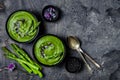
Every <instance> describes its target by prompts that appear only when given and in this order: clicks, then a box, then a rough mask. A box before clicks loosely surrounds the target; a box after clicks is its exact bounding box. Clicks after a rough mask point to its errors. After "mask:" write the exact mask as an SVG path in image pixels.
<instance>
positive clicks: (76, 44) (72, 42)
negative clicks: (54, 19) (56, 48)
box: [68, 36, 100, 68]
mask: <svg viewBox="0 0 120 80" xmlns="http://www.w3.org/2000/svg"><path fill="white" fill-rule="evenodd" d="M68 43H69V46H70V47H71V48H72V49H75V50H77V51H79V52H80V53H82V54H84V55H85V56H86V57H87V58H88V59H89V60H90V61H91V62H92V63H93V64H94V65H95V66H96V67H98V68H100V65H99V64H98V63H97V62H96V61H95V60H93V59H92V57H90V56H89V55H88V54H87V53H85V52H83V50H82V49H81V48H80V42H79V40H78V39H77V38H76V37H73V36H69V37H68Z"/></svg>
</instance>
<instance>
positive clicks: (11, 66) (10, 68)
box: [7, 63, 16, 71]
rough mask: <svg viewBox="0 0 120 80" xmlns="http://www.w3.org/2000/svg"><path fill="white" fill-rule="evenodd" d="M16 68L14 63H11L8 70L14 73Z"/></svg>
mask: <svg viewBox="0 0 120 80" xmlns="http://www.w3.org/2000/svg"><path fill="white" fill-rule="evenodd" d="M15 67H16V66H15V64H14V63H10V64H9V65H8V67H7V68H8V70H9V71H13V70H14V69H15Z"/></svg>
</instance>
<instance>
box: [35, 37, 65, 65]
mask: <svg viewBox="0 0 120 80" xmlns="http://www.w3.org/2000/svg"><path fill="white" fill-rule="evenodd" d="M64 53H65V48H64V45H63V43H62V41H61V40H60V39H59V38H57V37H55V36H52V35H46V36H43V37H42V38H40V39H39V40H38V41H37V42H36V43H35V45H34V54H35V57H36V59H37V60H38V61H39V62H40V63H42V64H44V65H48V66H51V65H55V64H58V63H59V62H61V60H62V59H63V57H64Z"/></svg>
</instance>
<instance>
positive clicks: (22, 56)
mask: <svg viewBox="0 0 120 80" xmlns="http://www.w3.org/2000/svg"><path fill="white" fill-rule="evenodd" d="M10 47H11V48H12V50H13V51H14V52H11V51H10V50H8V49H7V48H6V47H2V50H3V51H4V53H5V54H4V55H5V57H7V58H10V59H12V60H15V61H17V62H18V63H19V64H20V65H21V66H22V67H23V68H24V69H25V70H26V71H27V72H28V73H34V74H37V75H39V77H40V78H42V77H43V74H42V73H41V70H42V68H41V66H39V65H38V64H37V63H36V62H34V61H33V60H32V59H31V58H30V57H29V56H28V55H27V53H26V52H25V51H24V50H23V49H22V48H20V47H19V46H18V45H16V44H10Z"/></svg>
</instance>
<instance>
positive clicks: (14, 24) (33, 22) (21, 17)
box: [7, 11, 40, 42]
mask: <svg viewBox="0 0 120 80" xmlns="http://www.w3.org/2000/svg"><path fill="white" fill-rule="evenodd" d="M39 24H40V22H38V20H37V19H36V18H35V17H34V16H33V15H32V14H31V13H29V12H27V11H17V12H14V13H13V14H12V15H11V16H10V17H9V18H8V21H7V32H8V34H9V36H10V37H11V38H12V39H14V40H15V41H18V42H29V41H31V40H32V39H33V38H34V37H36V35H37V33H38V30H39V29H38V26H39Z"/></svg>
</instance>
